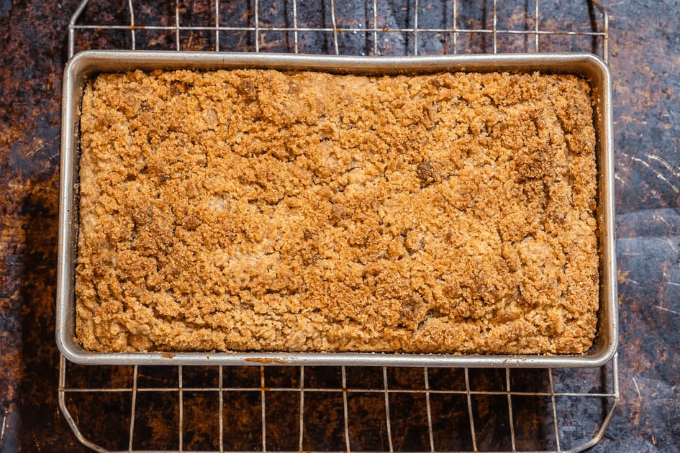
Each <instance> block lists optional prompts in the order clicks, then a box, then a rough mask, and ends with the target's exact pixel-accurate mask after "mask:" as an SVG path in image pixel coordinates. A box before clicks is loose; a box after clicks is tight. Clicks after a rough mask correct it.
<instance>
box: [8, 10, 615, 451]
mask: <svg viewBox="0 0 680 453" xmlns="http://www.w3.org/2000/svg"><path fill="white" fill-rule="evenodd" d="M126 1H127V4H126V8H127V13H128V15H129V23H127V24H115V25H105V24H78V23H77V22H78V18H79V17H80V15H81V14H82V13H83V11H84V10H85V8H86V6H87V5H88V3H89V0H83V1H82V2H81V3H80V5H79V6H78V8H77V10H76V12H75V13H74V14H73V16H72V18H71V21H70V23H69V28H68V37H69V39H68V46H69V47H68V50H69V56H73V54H74V52H75V42H76V33H78V32H81V31H84V30H95V31H100V30H119V31H123V32H125V33H129V39H130V41H129V44H130V47H131V49H136V48H137V36H136V35H137V33H138V32H139V31H140V30H155V31H163V32H170V33H174V41H175V42H174V46H175V49H176V50H178V51H180V50H181V49H182V47H181V39H180V37H181V34H182V33H186V32H193V31H203V32H214V48H205V49H203V50H214V51H217V52H219V51H220V50H221V49H220V33H228V32H252V33H254V36H255V39H254V51H255V52H260V51H261V50H262V49H261V45H260V43H261V39H260V38H261V34H262V33H264V32H269V31H275V32H285V33H288V34H289V35H292V44H291V45H289V51H291V52H294V53H299V52H300V40H299V36H300V34H301V33H304V32H327V33H332V36H333V38H332V43H333V46H332V51H333V53H335V54H336V55H339V54H340V51H341V47H340V45H339V38H338V34H339V33H341V32H361V33H364V34H366V35H367V36H369V35H370V36H372V54H373V55H374V56H378V55H380V54H381V53H382V49H381V48H380V46H379V40H378V36H379V35H382V34H386V33H401V34H409V35H410V36H412V46H410V48H409V49H407V53H410V54H412V55H418V52H419V45H418V40H419V34H420V35H421V36H422V34H423V33H442V34H446V35H447V36H451V38H452V40H453V53H458V52H459V45H458V43H459V37H460V36H461V35H463V34H472V33H477V34H482V35H487V36H491V39H492V51H493V53H497V52H498V51H499V43H498V37H499V36H501V35H524V36H526V37H530V38H532V39H533V43H534V49H533V50H534V51H535V52H539V51H540V50H541V48H540V38H541V37H545V36H551V35H565V36H572V37H574V36H586V37H591V38H593V39H600V44H601V48H600V51H601V56H602V57H603V59H604V60H605V62H606V61H607V60H608V53H609V49H608V40H609V23H608V16H607V13H606V11H605V10H604V9H603V8H602V7H601V5H600V4H599V3H598V2H597V1H595V0H592V1H591V4H592V5H594V6H595V7H596V8H597V10H598V11H599V12H600V13H601V16H602V19H601V26H600V27H597V28H599V31H598V30H597V28H596V29H595V30H594V31H560V30H553V29H551V30H545V29H541V28H539V23H540V20H539V18H540V10H539V0H535V3H534V8H533V9H534V11H533V24H532V25H533V27H531V29H525V30H515V29H501V28H498V19H499V15H498V2H497V0H492V11H491V27H490V28H474V27H473V28H463V27H460V26H459V11H460V8H459V3H458V2H459V0H448V1H449V3H450V6H451V11H452V16H453V17H452V20H453V26H452V27H447V28H419V26H418V11H419V0H411V2H412V3H413V7H414V10H413V26H412V27H408V28H403V27H402V28H399V27H396V28H381V27H379V24H378V0H372V22H371V27H363V28H356V27H339V26H338V20H337V19H338V18H337V17H336V1H338V0H329V1H330V13H331V14H330V21H331V24H330V25H331V26H330V27H328V26H325V24H324V26H320V27H309V26H299V20H298V10H299V8H298V2H302V1H303V0H293V1H292V23H293V26H292V27H276V26H268V25H263V24H261V23H260V18H259V11H260V5H259V3H260V2H259V0H254V5H253V7H252V12H253V15H254V18H253V26H247V27H243V26H229V24H223V23H222V21H221V19H220V14H219V12H220V0H214V4H213V7H214V10H215V12H216V13H215V20H214V24H210V25H208V24H205V25H201V26H185V25H182V24H181V21H180V2H179V0H177V1H175V2H174V18H172V19H174V25H138V24H136V23H135V9H134V5H133V0H126ZM210 1H211V2H212V1H213V0H210ZM223 1H224V0H223ZM421 3H425V2H423V0H421ZM527 8H528V6H527ZM527 28H528V27H527ZM593 47H595V46H593ZM617 360H618V359H617V357H616V356H615V358H614V359H613V361H612V362H611V379H612V383H613V387H612V390H611V392H601V393H589V392H559V391H556V390H555V385H554V383H553V370H551V369H550V370H548V373H549V384H550V385H549V390H548V391H543V392H522V391H512V390H511V386H510V376H511V370H510V369H505V386H506V389H505V390H504V391H480V390H473V386H472V385H471V378H470V371H469V370H468V369H467V368H466V369H464V370H463V371H464V377H465V390H435V389H431V388H430V385H429V371H428V369H427V368H424V369H423V379H424V386H423V388H422V389H415V390H414V389H411V390H400V389H391V388H389V385H388V369H387V368H386V367H383V368H382V376H383V383H382V384H383V388H381V389H377V388H348V387H347V380H346V376H347V370H346V368H345V367H342V368H341V372H342V388H335V389H326V388H323V389H322V388H305V385H304V383H305V377H304V376H305V367H300V368H299V373H300V379H299V382H300V385H299V387H298V388H268V387H266V386H265V367H260V377H261V378H260V384H261V385H260V389H259V391H260V397H261V425H262V434H261V436H262V438H261V439H262V441H261V447H262V448H261V449H260V450H254V451H253V453H255V452H259V451H261V452H266V451H268V448H267V419H266V395H267V394H268V393H271V392H283V391H285V392H290V391H295V392H298V393H299V420H298V422H299V444H298V450H297V451H300V452H302V451H305V450H304V433H305V394H310V393H314V392H338V393H340V394H341V395H342V403H343V420H342V423H343V425H344V426H343V433H344V443H345V450H344V451H347V452H349V451H352V449H351V442H350V429H349V411H348V395H349V394H354V393H357V394H359V393H364V394H383V395H384V399H385V402H384V404H385V414H384V416H385V423H386V428H387V440H388V447H389V450H388V451H389V452H390V453H394V452H395V451H398V450H395V446H394V442H393V438H394V437H393V433H392V430H391V426H392V418H393V417H390V395H394V394H398V393H413V394H419V395H424V396H425V403H426V409H427V427H428V436H429V450H430V451H431V452H435V451H437V450H436V449H435V438H434V434H433V432H434V430H433V416H432V408H431V401H430V400H431V396H432V395H437V394H451V395H463V396H465V398H466V400H467V409H468V417H469V426H468V427H452V428H454V429H469V430H470V435H471V439H472V450H470V451H474V452H477V451H479V449H478V443H479V442H478V437H477V432H478V429H476V428H475V417H474V415H473V397H474V396H476V395H479V396H494V395H495V396H501V397H502V396H506V397H507V402H508V416H509V427H510V437H511V439H510V440H511V451H512V452H515V451H518V450H517V441H516V435H515V429H514V420H513V403H512V397H513V396H515V397H522V396H527V397H528V396H531V397H548V398H550V402H551V411H552V417H553V423H552V425H553V430H554V436H555V446H556V449H555V450H551V451H554V452H578V451H583V450H585V449H588V448H590V447H592V446H593V445H595V444H597V443H598V442H599V441H600V440H601V439H602V437H603V435H604V432H605V431H606V429H607V426H608V425H609V422H610V421H611V417H612V415H613V413H614V410H615V408H616V406H617V405H618V403H619V386H618V361H617ZM68 368H69V367H68V366H67V362H66V360H65V359H64V357H61V362H60V375H59V404H60V407H61V410H62V413H63V414H64V416H65V418H66V420H67V422H68V423H69V425H70V426H71V428H72V429H73V432H74V433H75V435H76V437H77V438H78V440H79V441H80V442H81V443H82V444H83V445H85V446H87V447H89V448H91V449H93V450H95V451H97V452H106V451H109V450H106V449H104V448H103V447H101V446H99V445H97V444H95V443H93V442H92V441H90V440H88V439H87V438H86V437H85V436H84V435H83V434H82V433H81V431H80V429H79V426H78V423H77V422H76V419H74V417H73V416H72V414H71V412H70V410H69V408H68V407H67V402H66V397H67V395H69V394H76V393H88V394H94V395H96V394H103V393H116V392H118V393H125V394H127V393H129V394H130V395H131V396H130V397H131V414H130V423H129V432H128V436H129V437H128V438H129V444H128V448H127V449H126V450H121V452H128V453H131V452H134V451H140V450H134V449H133V443H134V433H135V421H136V413H135V411H136V407H137V397H138V395H139V394H141V393H145V392H161V393H163V392H165V393H168V392H169V393H177V395H178V398H179V399H178V401H179V406H178V412H179V423H178V426H177V436H178V445H179V448H178V449H177V450H173V451H177V452H182V451H185V450H184V445H183V444H184V424H185V414H184V393H185V392H216V393H217V394H218V398H219V399H218V401H219V408H218V411H217V412H218V413H217V417H218V424H219V450H214V451H219V452H220V453H223V452H225V451H229V450H225V439H224V396H225V394H227V393H229V392H246V391H248V392H252V391H253V389H252V388H241V387H229V386H224V385H223V367H222V366H219V367H217V368H218V373H219V383H218V385H217V386H209V387H185V386H184V385H183V367H181V366H180V367H179V374H178V386H176V387H161V388H154V387H140V386H138V371H139V369H138V367H137V366H134V369H133V383H132V386H131V387H121V388H117V387H116V388H114V387H110V388H69V386H68V380H67V374H68ZM556 397H574V398H595V399H600V400H602V401H603V403H604V402H605V401H606V402H608V406H607V408H606V409H604V408H603V415H604V418H603V420H602V423H601V425H600V428H599V430H598V431H597V433H596V434H595V435H594V436H593V437H592V438H591V439H590V440H589V441H587V442H585V443H583V444H581V445H579V446H577V447H574V448H572V449H569V450H563V449H562V446H561V445H564V439H562V440H561V437H560V430H559V427H558V421H557V420H558V418H557V414H558V411H557V405H556ZM4 418H5V417H3V422H4V421H5V420H4ZM270 423H271V421H270ZM3 428H4V423H3ZM478 428H479V427H478ZM121 435H124V434H123V433H121ZM447 453H453V452H447Z"/></svg>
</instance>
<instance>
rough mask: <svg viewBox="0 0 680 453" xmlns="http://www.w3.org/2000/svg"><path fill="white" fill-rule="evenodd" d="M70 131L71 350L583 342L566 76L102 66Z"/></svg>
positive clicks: (578, 179)
mask: <svg viewBox="0 0 680 453" xmlns="http://www.w3.org/2000/svg"><path fill="white" fill-rule="evenodd" d="M80 127H81V148H82V155H81V157H80V170H79V171H80V227H79V236H78V255H77V256H78V258H77V269H76V311H77V322H76V332H77V339H78V341H79V342H81V343H82V345H83V346H84V347H85V348H86V349H88V350H93V351H106V352H114V351H210V350H215V351H246V350H253V351H265V350H266V351H376V352H377V351H385V352H404V353H405V352H409V353H466V354H467V353H480V354H487V353H498V354H515V353H527V354H563V353H582V352H585V351H587V350H588V349H589V348H590V347H591V346H592V343H593V339H594V337H595V334H596V328H597V311H598V303H599V282H598V265H599V257H598V244H597V233H596V231H597V221H596V217H595V211H596V187H597V181H596V166H595V143H596V139H595V130H594V127H593V110H592V107H591V97H590V86H589V85H588V83H587V82H586V81H584V80H582V79H580V78H578V77H576V76H571V75H547V74H539V73H534V74H507V73H503V74H501V73H488V74H480V73H455V74H454V73H441V74H432V75H419V76H391V77H366V76H351V75H331V74H326V73H315V72H300V73H284V72H277V71H271V70H235V71H211V72H193V71H187V70H182V71H156V72H153V73H143V72H140V71H137V72H132V73H127V74H102V75H99V76H98V77H97V78H96V79H95V80H93V81H92V82H91V83H90V84H89V85H88V87H87V89H86V92H85V95H84V100H83V104H82V116H81V126H80Z"/></svg>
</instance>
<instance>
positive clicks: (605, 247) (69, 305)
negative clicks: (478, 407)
mask: <svg viewBox="0 0 680 453" xmlns="http://www.w3.org/2000/svg"><path fill="white" fill-rule="evenodd" d="M180 68H182V69H243V68H262V69H278V70H313V71H324V72H332V73H353V74H364V75H369V74H370V75H394V74H422V73H428V72H442V71H469V72H489V71H510V72H532V71H542V72H552V73H558V72H561V73H571V74H579V75H582V76H585V77H587V78H588V79H589V80H590V82H591V85H592V87H593V98H594V102H595V113H596V121H595V123H596V130H597V132H598V149H597V166H598V183H599V184H598V213H597V214H598V224H599V228H600V231H599V249H600V258H601V259H600V285H601V288H600V310H599V313H598V335H597V338H596V340H595V344H594V346H593V347H592V348H591V350H590V351H589V352H588V353H586V354H583V355H560V356H545V355H451V354H436V355H435V354H388V353H283V352H268V353H267V352H234V353H229V352H219V353H204V352H195V353H189V352H181V353H179V352H178V353H167V352H153V353H100V352H92V351H86V350H84V349H83V348H82V347H81V346H80V345H79V344H78V342H77V341H76V340H75V296H74V269H75V256H76V243H77V241H76V237H77V225H78V219H77V209H76V207H77V190H76V182H77V177H76V173H77V155H78V153H77V146H78V139H79V127H78V119H79V105H80V101H81V97H82V93H83V87H84V84H85V83H86V81H87V80H88V78H89V77H91V76H93V75H95V74H97V73H100V72H122V71H130V70H135V69H141V70H153V69H180ZM611 137H612V106H611V77H610V74H609V70H608V69H607V66H606V65H605V64H604V63H603V62H602V61H601V60H600V59H599V58H597V57H595V56H593V55H590V54H573V53H569V54H506V55H466V56H423V57H389V58H362V57H344V56H342V57H339V56H308V55H305V56H302V55H285V54H284V55H282V54H226V53H216V52H181V53H180V52H157V51H156V52H143V51H90V52H83V53H80V54H78V55H76V56H75V57H74V58H73V59H71V61H70V62H69V63H68V65H67V66H66V70H65V72H64V84H63V99H62V155H61V173H60V199H59V250H58V269H57V279H58V281H57V326H56V339H57V345H58V347H59V349H60V351H61V352H62V354H64V356H65V357H66V358H67V359H69V360H71V361H73V362H76V363H79V364H90V365H111V364H126V365H281V364H286V365H335V366H337V365H348V366H349V365H364V366H365V365H379V366H419V367H423V366H427V367H525V368H545V367H587V366H601V365H603V364H604V363H606V362H607V361H609V359H610V358H611V357H612V356H613V354H614V353H615V351H616V346H617V338H618V317H617V306H616V300H617V296H616V261H615V252H614V186H613V181H614V171H613V144H612V138H611Z"/></svg>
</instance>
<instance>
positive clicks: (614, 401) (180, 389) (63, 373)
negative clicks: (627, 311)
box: [59, 357, 619, 453]
mask: <svg viewBox="0 0 680 453" xmlns="http://www.w3.org/2000/svg"><path fill="white" fill-rule="evenodd" d="M611 365H612V366H611V379H612V381H611V382H612V389H611V391H610V392H606V391H605V392H597V393H590V392H565V391H556V390H555V388H556V386H555V383H554V379H553V371H552V369H549V370H548V377H549V388H548V390H547V391H538V392H527V391H513V390H512V388H511V379H510V375H511V372H512V371H511V370H510V369H509V368H506V369H504V372H505V388H506V390H503V391H481V390H474V389H473V386H472V385H471V377H470V370H469V369H467V368H465V369H463V371H464V379H465V390H440V389H432V388H430V384H429V382H430V378H429V375H430V371H429V370H428V368H422V372H423V382H424V386H423V388H422V389H421V388H419V389H392V388H390V386H389V383H388V368H387V367H381V371H382V387H383V388H351V387H348V385H347V369H346V367H344V366H343V367H341V373H342V374H341V376H342V381H341V382H342V387H341V388H317V387H311V388H309V387H307V388H306V387H305V367H304V366H302V367H299V386H297V387H290V386H289V387H286V386H282V387H267V385H266V382H265V367H264V366H260V367H259V371H260V385H259V392H260V397H261V400H260V401H261V403H260V406H261V411H260V415H261V426H262V434H261V436H262V437H261V449H258V450H251V451H250V452H249V453H259V452H267V451H269V450H268V447H267V424H268V421H267V417H266V407H267V395H271V394H272V393H275V392H296V393H298V394H299V419H298V423H299V442H298V449H297V450H292V451H288V452H285V451H284V452H282V453H293V452H303V451H307V450H306V449H305V445H304V435H305V426H306V419H305V394H308V395H309V394H311V393H315V392H323V393H338V394H341V395H342V405H343V409H342V413H343V418H342V421H341V422H342V423H343V427H342V429H343V437H344V445H345V449H344V450H341V451H344V452H351V451H353V449H352V448H351V447H352V446H351V442H350V428H349V417H350V415H349V410H348V403H347V400H348V395H350V394H378V395H384V399H385V403H384V404H385V411H384V412H385V413H384V417H385V419H384V420H385V423H386V430H387V440H388V447H389V448H388V449H387V450H386V451H389V452H390V453H394V452H395V451H396V452H400V450H398V449H396V448H395V446H394V442H393V438H394V435H393V433H392V429H391V427H392V423H393V422H392V417H391V416H390V406H391V403H390V396H392V395H395V394H399V393H402V394H403V393H408V394H416V395H424V396H425V405H426V410H427V429H428V431H427V432H428V438H429V451H430V452H436V451H441V450H437V449H436V448H435V436H434V429H433V415H432V413H433V411H432V408H431V403H430V399H431V396H432V395H447V394H448V395H461V396H464V397H465V398H466V400H467V412H468V418H469V425H468V426H452V427H451V429H453V430H468V429H469V433H470V436H471V439H472V449H471V450H465V451H466V452H468V451H469V452H478V451H480V450H479V449H478V436H477V433H478V431H479V427H477V428H475V416H474V414H473V407H474V405H473V397H475V396H500V397H503V396H506V397H507V403H508V406H507V407H508V414H509V428H510V441H511V446H512V448H511V450H510V451H512V452H516V451H526V450H521V449H520V450H518V447H517V440H516V435H515V429H514V420H513V402H512V399H513V397H547V398H550V402H551V403H550V405H551V409H550V411H551V412H552V417H553V423H552V429H553V430H554V436H555V437H554V440H555V445H556V449H555V450H550V451H551V452H564V453H566V452H580V451H583V450H586V449H588V448H590V447H592V446H593V445H595V444H597V443H598V442H599V441H600V440H601V439H602V437H603V435H604V432H605V431H606V429H607V426H608V425H609V422H610V421H611V417H612V415H613V413H614V409H615V408H616V406H617V405H618V402H619V385H618V357H615V358H614V359H613V361H612V362H611ZM183 368H186V367H182V366H179V367H178V376H177V379H178V381H177V382H178V386H176V387H144V386H139V385H138V376H139V367H138V366H134V369H133V381H132V385H131V386H130V387H128V386H126V387H120V388H118V387H110V388H69V387H68V383H67V379H66V377H67V369H68V364H67V362H66V359H64V357H61V364H60V375H59V404H60V407H61V409H62V412H63V414H64V416H65V418H66V420H67V422H68V423H69V425H70V426H71V428H72V429H73V432H74V433H75V434H76V436H77V438H78V440H79V441H80V442H81V443H82V444H83V445H85V446H87V447H89V448H91V449H93V450H95V451H97V452H108V451H109V450H106V449H105V448H103V447H101V446H99V445H97V444H95V443H93V442H92V441H90V440H88V439H87V438H85V436H84V435H83V434H82V433H81V432H80V429H79V427H78V423H77V422H76V420H75V419H74V417H73V416H72V415H71V412H70V411H69V409H68V407H67V402H66V397H67V395H68V394H74V393H90V394H102V393H123V394H128V393H129V394H130V395H131V396H130V398H131V413H130V422H129V432H128V436H129V437H128V438H129V443H128V448H127V449H126V450H119V452H120V453H123V452H128V453H131V452H140V453H141V452H143V451H148V450H135V449H134V448H133V445H134V439H135V437H134V435H135V421H136V410H137V404H136V403H137V397H138V395H140V394H141V393H144V392H156V393H157V394H158V393H176V394H177V395H178V401H179V407H178V411H179V417H178V426H177V427H176V428H177V436H178V437H177V440H178V446H179V447H178V449H176V450H164V451H173V452H178V453H179V452H184V451H194V450H185V449H184V426H185V414H184V398H183V397H184V393H185V392H214V393H217V394H218V398H219V407H218V409H217V414H216V416H217V418H218V426H219V434H218V436H219V450H212V451H211V452H212V453H216V452H218V451H219V452H220V453H224V452H225V451H235V450H229V449H225V439H224V430H225V425H224V423H225V422H224V418H225V417H224V412H225V408H224V406H225V405H224V395H225V394H226V393H229V392H251V393H252V392H253V390H254V389H253V387H240V386H236V387H230V386H224V385H223V368H224V367H222V366H218V367H216V368H217V369H218V373H219V378H218V384H217V385H215V386H206V387H189V386H184V385H183ZM560 397H573V398H593V399H600V400H602V401H603V403H604V401H606V402H607V403H608V411H607V412H606V416H605V417H604V420H603V422H602V425H601V426H600V428H599V430H598V431H597V433H596V434H595V435H594V436H593V437H592V438H591V439H590V440H589V441H587V442H585V443H583V444H581V445H579V446H576V447H573V448H571V449H566V450H565V449H562V447H561V445H564V443H563V438H562V437H561V435H560V429H559V427H558V409H557V406H558V405H557V403H556V398H560ZM269 423H272V421H271V420H270V421H269ZM121 434H123V433H121ZM277 451H279V450H277ZM354 451H357V450H354ZM359 451H362V453H364V452H365V450H359ZM333 453H340V452H333ZM400 453H401V452H400ZM442 453H463V452H462V451H457V452H442Z"/></svg>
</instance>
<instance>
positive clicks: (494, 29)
mask: <svg viewBox="0 0 680 453" xmlns="http://www.w3.org/2000/svg"><path fill="white" fill-rule="evenodd" d="M209 1H211V2H213V1H214V10H215V18H214V25H213V24H211V25H208V24H206V25H200V26H186V25H181V24H180V0H176V1H175V2H174V25H139V24H136V23H135V11H134V7H133V0H127V10H128V14H129V23H128V24H118V25H105V24H77V21H78V18H79V17H80V15H81V14H82V12H83V10H84V9H85V7H86V6H87V4H88V3H89V0H83V1H82V2H81V3H80V5H79V6H78V9H77V10H76V12H75V13H74V14H73V16H72V18H71V21H70V22H69V28H68V33H69V57H71V56H73V54H74V51H75V33H76V32H77V31H79V30H87V29H90V30H122V31H127V32H129V34H130V47H131V49H132V50H135V49H136V48H137V39H136V33H137V32H138V31H139V30H156V31H166V32H167V31H170V32H174V34H175V48H176V50H178V51H180V50H181V44H180V34H181V33H182V32H191V31H209V32H214V33H215V35H214V36H215V44H214V49H203V50H215V51H216V52H219V51H220V33H221V32H254V34H255V49H254V50H255V52H259V51H260V37H261V33H263V32H265V31H275V32H286V33H292V35H293V45H292V49H291V50H292V51H293V52H294V53H299V34H300V33H302V32H329V33H332V34H333V50H334V53H335V54H336V55H339V54H340V46H339V45H338V34H339V33H341V32H353V33H356V32H361V33H366V34H371V35H372V37H373V40H372V41H373V55H374V56H378V55H380V54H381V51H380V49H379V45H378V35H379V34H385V33H408V34H411V35H412V36H413V46H412V54H413V55H418V36H419V34H422V33H444V34H447V35H451V36H452V39H453V52H454V54H455V53H458V51H459V46H458V41H459V36H460V35H461V34H473V33H477V34H482V35H491V37H492V42H493V53H497V52H498V50H499V45H498V37H499V36H500V35H524V36H529V37H532V38H533V40H534V51H535V52H539V51H540V39H539V38H540V37H542V36H543V37H544V36H554V35H564V36H572V37H573V36H587V37H592V38H600V39H601V44H602V47H601V52H602V56H603V58H604V60H605V62H607V60H608V54H609V16H608V14H607V12H606V11H605V9H604V8H603V7H602V6H601V5H600V3H599V2H598V1H597V0H588V1H589V2H590V4H592V5H594V7H595V8H597V10H598V11H599V12H600V14H601V22H602V24H601V26H600V27H599V28H600V30H599V31H598V30H597V29H595V30H593V31H567V30H555V29H550V30H545V29H541V28H540V26H539V24H540V7H539V3H540V0H534V8H533V9H534V11H533V27H532V29H531V30H526V29H525V30H516V29H500V28H498V20H499V15H498V0H492V13H491V28H465V27H461V26H459V11H460V7H459V1H462V0H445V3H450V5H451V10H452V16H453V18H452V20H453V26H452V27H447V28H423V27H419V26H418V10H419V6H420V5H419V3H427V2H426V1H424V0H420V1H419V0H410V1H411V2H413V12H414V17H413V26H412V27H408V28H400V27H396V28H391V27H379V25H378V4H379V0H372V12H373V17H372V24H371V25H372V26H371V27H370V28H363V27H339V26H338V20H336V1H338V0H328V1H330V13H331V24H330V25H331V26H330V27H328V26H326V24H324V25H323V26H319V27H309V26H299V25H298V22H299V21H298V2H302V1H303V0H292V18H293V26H292V27H277V26H269V25H263V24H261V23H260V17H259V16H260V15H259V11H260V0H253V1H254V5H253V16H254V18H253V26H250V27H242V26H229V25H228V24H222V21H221V19H220V16H221V15H220V13H219V12H220V0H209ZM222 1H223V2H224V0H222ZM383 1H384V0H383ZM527 8H528V6H527Z"/></svg>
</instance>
